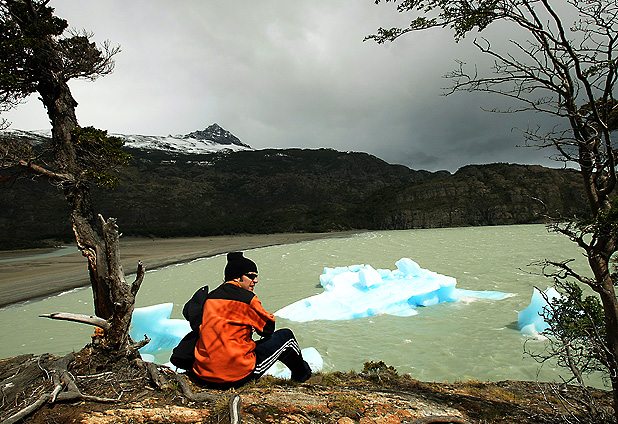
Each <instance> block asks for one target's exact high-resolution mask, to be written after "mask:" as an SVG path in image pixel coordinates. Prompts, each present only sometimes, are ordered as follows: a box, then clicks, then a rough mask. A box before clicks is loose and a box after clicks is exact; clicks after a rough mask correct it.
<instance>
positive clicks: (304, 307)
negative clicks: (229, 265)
mask: <svg viewBox="0 0 618 424" xmlns="http://www.w3.org/2000/svg"><path fill="white" fill-rule="evenodd" d="M395 264H396V265H397V269H396V270H392V271H391V270H385V269H378V270H375V269H374V268H372V267H371V266H369V265H351V266H347V267H337V268H324V272H323V273H322V275H320V284H321V285H322V287H324V292H322V293H320V294H316V295H314V296H311V297H308V298H305V299H302V300H299V301H297V302H295V303H292V304H291V305H288V306H286V307H284V308H282V309H280V310H278V311H277V312H275V315H276V316H278V317H281V318H286V319H289V320H291V321H298V322H306V321H313V320H345V319H353V318H362V317H368V316H373V315H378V314H390V315H397V316H411V315H416V314H417V312H416V311H415V308H416V307H417V306H433V305H437V304H438V303H443V302H454V301H456V300H458V299H459V298H460V297H461V296H462V295H465V296H469V297H484V298H488V299H504V298H505V297H507V296H509V294H507V293H501V292H480V291H462V290H459V289H457V288H456V287H455V285H456V284H457V280H455V279H454V278H453V277H449V276H446V275H441V274H438V273H436V272H433V271H429V270H426V269H423V268H421V267H420V266H419V265H418V264H417V263H416V262H414V261H413V260H411V259H409V258H402V259H400V260H399V261H397V262H396V263H395Z"/></svg>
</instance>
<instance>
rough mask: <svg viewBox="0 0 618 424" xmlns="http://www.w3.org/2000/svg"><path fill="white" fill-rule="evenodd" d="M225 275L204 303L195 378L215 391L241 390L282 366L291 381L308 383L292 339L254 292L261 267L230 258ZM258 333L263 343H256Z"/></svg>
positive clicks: (233, 254)
mask: <svg viewBox="0 0 618 424" xmlns="http://www.w3.org/2000/svg"><path fill="white" fill-rule="evenodd" d="M224 273H225V280H224V283H223V284H221V285H220V286H219V287H217V288H216V289H214V290H213V291H211V292H210V293H208V296H207V298H206V301H205V303H204V308H203V315H202V323H201V325H200V328H199V338H198V340H197V343H196V344H195V361H194V363H193V372H194V373H195V375H196V376H197V377H198V378H199V379H200V380H201V381H203V382H204V383H205V385H206V386H208V387H211V388H219V389H227V388H231V387H239V386H241V385H243V384H245V383H247V382H249V381H251V380H255V379H258V378H260V377H261V376H262V375H264V373H265V372H266V371H267V370H268V369H269V368H270V367H271V366H272V365H273V364H274V363H275V362H276V361H278V360H279V361H281V362H283V363H284V364H285V365H286V366H287V367H288V368H289V369H290V371H291V372H292V380H295V381H298V382H303V381H306V380H307V379H309V378H310V377H311V369H310V368H309V365H308V364H307V362H306V361H305V360H304V359H303V356H302V353H301V351H300V347H299V345H298V342H297V341H296V338H295V337H294V334H293V333H292V331H291V330H290V329H287V328H284V329H280V330H277V331H275V316H274V315H273V314H271V313H269V312H267V311H266V310H265V309H264V307H263V306H262V303H261V302H260V301H259V300H258V297H257V296H256V295H255V293H254V292H253V290H254V288H255V285H256V284H257V283H258V269H257V265H256V264H255V263H254V262H253V261H252V260H250V259H249V258H246V257H244V256H243V253H242V252H231V253H228V255H227V264H226V266H225V271H224ZM254 332H255V333H257V334H258V335H259V336H261V339H259V340H257V341H254V340H253V337H252V336H253V333H254Z"/></svg>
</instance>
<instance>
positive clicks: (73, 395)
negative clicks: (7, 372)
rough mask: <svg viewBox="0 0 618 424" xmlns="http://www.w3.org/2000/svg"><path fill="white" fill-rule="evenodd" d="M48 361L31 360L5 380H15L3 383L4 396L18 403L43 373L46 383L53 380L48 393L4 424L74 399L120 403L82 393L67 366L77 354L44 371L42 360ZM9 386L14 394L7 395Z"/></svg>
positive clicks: (56, 361) (43, 358)
mask: <svg viewBox="0 0 618 424" xmlns="http://www.w3.org/2000/svg"><path fill="white" fill-rule="evenodd" d="M34 359H36V362H35V361H34ZM47 359H50V357H49V356H41V357H38V358H35V357H33V358H32V360H30V361H27V362H29V363H25V364H24V368H22V369H23V371H20V370H18V371H17V372H16V373H15V374H14V375H13V376H12V377H9V378H8V379H6V380H15V381H14V382H12V381H8V382H7V381H6V380H3V382H5V384H4V387H3V395H4V396H5V397H7V395H8V397H9V400H11V399H10V398H11V397H13V398H14V400H15V401H16V400H17V399H18V397H19V395H20V394H21V393H25V392H26V387H27V385H28V384H30V383H32V382H33V381H35V380H36V378H37V377H38V376H42V374H43V373H44V374H45V376H44V379H45V380H47V381H49V380H50V379H51V382H52V386H51V387H53V388H52V389H51V390H50V391H49V392H44V393H42V394H41V395H40V396H39V397H38V399H37V400H36V401H35V402H33V403H32V404H30V405H27V406H25V407H24V408H22V409H20V410H19V411H17V412H16V413H14V414H13V415H11V416H9V417H8V418H6V419H4V420H3V421H2V423H1V424H13V423H15V422H17V421H19V420H21V419H23V418H25V417H27V416H28V415H30V414H32V413H34V412H36V411H37V410H39V409H40V408H41V407H42V406H43V405H45V404H46V403H56V402H67V401H75V400H88V401H95V402H117V401H118V400H119V399H111V398H105V397H99V396H90V395H86V394H83V393H82V392H81V391H80V390H79V388H78V387H77V385H76V384H75V380H74V379H73V377H72V376H71V375H70V374H69V371H68V365H69V363H70V362H71V361H73V359H74V355H73V354H72V353H71V354H68V355H66V356H63V357H61V358H58V359H55V360H52V361H51V363H50V366H49V370H47V369H45V368H44V367H43V366H42V365H41V360H43V362H44V361H45V360H47ZM35 367H37V368H39V372H36V370H35V369H34V368H35ZM20 372H23V373H24V374H25V375H24V376H23V377H22V376H19V374H20ZM16 383H17V384H16ZM6 387H10V388H14V389H15V390H14V391H13V393H7V391H5V390H4V388H6Z"/></svg>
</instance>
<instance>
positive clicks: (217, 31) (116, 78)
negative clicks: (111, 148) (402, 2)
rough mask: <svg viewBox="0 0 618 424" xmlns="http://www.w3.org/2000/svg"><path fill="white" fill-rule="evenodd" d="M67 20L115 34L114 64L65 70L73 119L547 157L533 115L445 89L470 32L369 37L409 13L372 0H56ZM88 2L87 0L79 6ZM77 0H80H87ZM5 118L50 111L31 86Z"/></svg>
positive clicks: (291, 141) (486, 155) (267, 138)
mask: <svg viewBox="0 0 618 424" xmlns="http://www.w3.org/2000/svg"><path fill="white" fill-rule="evenodd" d="M51 5H52V6H54V7H56V10H57V13H58V15H59V16H62V17H64V18H66V19H67V20H68V21H69V23H70V25H71V26H74V27H77V28H85V29H87V30H89V31H92V32H94V33H95V40H96V41H98V42H102V41H103V40H105V39H109V40H111V41H112V43H117V44H120V45H121V48H122V53H121V54H119V55H118V56H117V61H116V70H115V72H114V73H113V74H112V75H110V76H107V77H105V78H102V79H99V80H97V81H96V82H95V83H90V82H81V81H80V82H72V83H71V87H72V90H73V93H74V96H75V98H76V99H77V101H78V102H79V103H80V105H79V107H78V109H77V112H78V118H79V120H80V123H82V124H83V125H94V126H97V127H100V128H106V129H108V130H109V131H110V132H117V133H125V134H148V135H167V134H180V133H182V134H185V133H188V132H191V131H193V130H196V129H203V128H205V127H206V126H208V125H210V124H212V123H213V122H217V123H219V124H220V125H221V126H223V127H224V128H226V129H228V130H229V131H231V132H232V133H234V134H235V135H237V136H238V137H239V138H240V139H241V140H242V141H243V142H245V143H247V144H249V145H251V146H252V147H254V148H256V149H260V148H270V147H276V148H286V147H309V148H317V147H328V148H334V149H337V150H353V151H365V152H368V153H371V154H374V155H377V156H379V157H381V158H382V159H384V160H386V161H388V162H391V163H401V164H405V165H408V166H410V167H412V168H414V169H427V170H439V169H449V170H451V171H455V170H456V169H457V168H459V167H461V166H463V165H466V164H470V163H487V162H496V161H500V162H519V163H544V164H546V163H548V162H546V161H544V159H543V158H544V156H545V155H544V154H543V153H539V152H537V151H533V150H531V149H523V148H518V147H517V145H518V144H523V137H522V135H521V133H520V132H513V131H511V129H512V128H513V127H516V126H522V124H523V125H526V124H527V120H528V119H529V117H525V118H522V117H518V116H514V115H494V114H489V113H487V112H484V111H482V110H481V106H483V107H486V108H491V107H493V106H494V104H492V102H493V101H494V100H492V98H491V97H489V98H488V97H482V96H478V95H476V96H475V95H469V94H467V93H457V94H456V95H452V96H448V97H442V96H441V93H442V90H441V87H444V86H445V85H447V84H448V82H447V81H445V80H444V79H443V78H442V75H444V74H445V73H447V72H448V71H450V70H451V69H452V68H454V67H455V66H456V65H455V61H454V60H455V59H456V58H464V57H469V56H474V55H475V54H476V52H474V50H473V49H471V47H470V43H469V41H470V40H467V41H466V40H464V41H463V42H461V43H459V44H456V43H455V42H454V41H453V38H452V35H451V34H450V33H449V32H448V31H446V30H445V31H440V30H436V31H430V32H425V33H418V34H414V35H410V36H407V37H403V38H401V39H400V40H398V41H397V42H395V43H392V44H388V45H377V44H375V43H373V42H370V41H368V42H363V38H364V37H365V36H366V35H368V34H370V33H372V32H375V30H376V29H377V28H378V27H380V26H385V27H388V26H392V25H397V26H405V25H406V24H407V19H406V18H405V17H404V16H401V15H399V14H397V13H396V11H395V10H394V8H393V7H392V4H386V5H385V4H383V5H380V6H376V5H375V4H374V2H373V1H372V0H351V1H346V2H330V1H327V0H313V1H293V2H290V1H285V0H265V1H261V2H254V1H249V0H243V1H237V2H204V1H198V0H186V1H181V2H168V1H162V0H148V1H147V0H133V1H130V2H126V1H123V0H108V1H105V2H101V1H92V0H62V1H60V0H55V1H53V0H52V2H51ZM86 5H87V6H86ZM84 6H86V7H84ZM7 117H8V118H9V119H10V120H11V121H13V127H15V128H21V129H39V128H46V127H48V121H47V119H46V116H45V114H44V111H43V109H42V106H41V105H40V102H38V101H37V100H36V99H34V98H33V99H32V100H31V101H30V102H29V103H28V104H25V105H22V106H20V108H19V109H17V110H16V111H14V112H12V113H10V114H9V115H7Z"/></svg>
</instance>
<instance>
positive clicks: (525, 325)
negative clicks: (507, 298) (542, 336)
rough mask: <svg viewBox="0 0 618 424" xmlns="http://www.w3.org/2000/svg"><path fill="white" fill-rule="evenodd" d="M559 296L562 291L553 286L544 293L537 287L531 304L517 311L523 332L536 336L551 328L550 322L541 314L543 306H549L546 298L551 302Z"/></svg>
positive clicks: (520, 328) (518, 321) (518, 322)
mask: <svg viewBox="0 0 618 424" xmlns="http://www.w3.org/2000/svg"><path fill="white" fill-rule="evenodd" d="M559 297H560V293H558V292H557V291H556V289H554V288H553V287H548V288H547V290H545V291H543V294H541V292H540V291H539V289H537V288H536V287H535V288H534V290H533V292H532V298H531V299H530V305H529V306H528V307H527V308H526V309H524V310H522V311H519V312H518V313H517V324H518V325H519V330H520V331H521V332H522V333H523V334H527V335H531V336H534V335H537V334H539V333H541V332H542V331H544V330H546V329H547V328H549V324H547V322H545V320H544V319H543V317H542V316H541V313H542V312H543V308H544V307H545V306H547V301H546V300H545V298H547V299H548V300H549V301H550V302H551V301H552V300H554V299H556V298H559Z"/></svg>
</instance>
